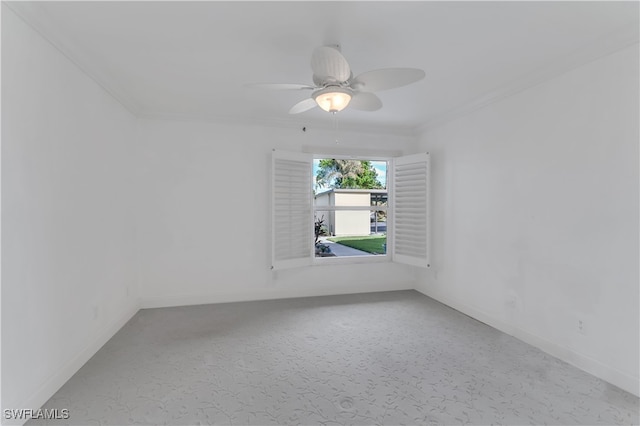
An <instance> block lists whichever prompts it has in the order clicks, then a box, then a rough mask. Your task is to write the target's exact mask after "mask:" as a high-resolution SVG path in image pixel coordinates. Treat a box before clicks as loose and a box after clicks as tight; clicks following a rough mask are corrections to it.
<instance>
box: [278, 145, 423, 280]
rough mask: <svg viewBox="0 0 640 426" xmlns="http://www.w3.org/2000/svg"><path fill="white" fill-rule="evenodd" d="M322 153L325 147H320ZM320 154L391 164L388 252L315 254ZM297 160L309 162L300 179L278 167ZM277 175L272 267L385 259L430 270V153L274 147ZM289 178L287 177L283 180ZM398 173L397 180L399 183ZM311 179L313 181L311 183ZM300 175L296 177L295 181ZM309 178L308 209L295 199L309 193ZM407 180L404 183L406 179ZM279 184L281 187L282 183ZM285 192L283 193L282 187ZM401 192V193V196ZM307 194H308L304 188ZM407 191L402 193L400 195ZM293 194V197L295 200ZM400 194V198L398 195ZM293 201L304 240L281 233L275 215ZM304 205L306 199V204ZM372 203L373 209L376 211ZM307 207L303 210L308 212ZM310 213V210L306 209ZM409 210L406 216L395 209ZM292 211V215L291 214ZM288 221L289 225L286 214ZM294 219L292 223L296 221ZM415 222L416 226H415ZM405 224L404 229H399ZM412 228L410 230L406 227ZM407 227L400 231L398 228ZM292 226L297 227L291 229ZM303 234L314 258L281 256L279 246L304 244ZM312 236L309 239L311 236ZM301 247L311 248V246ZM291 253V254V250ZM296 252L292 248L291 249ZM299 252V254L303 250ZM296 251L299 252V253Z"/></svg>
mask: <svg viewBox="0 0 640 426" xmlns="http://www.w3.org/2000/svg"><path fill="white" fill-rule="evenodd" d="M320 152H322V151H320ZM316 158H336V159H352V160H357V159H363V158H366V159H367V160H370V161H385V162H386V163H387V181H386V187H387V207H386V210H387V250H386V253H385V254H384V255H363V256H341V257H337V256H336V257H316V256H315V244H314V241H315V238H314V237H315V235H314V221H315V212H316V207H315V203H314V195H315V192H314V185H313V180H314V176H313V160H314V159H316ZM283 159H284V160H292V161H296V162H300V163H304V164H305V165H306V166H305V167H306V171H304V172H301V173H300V174H298V175H296V177H295V178H294V177H289V178H287V177H286V174H287V173H286V170H277V167H276V163H277V162H278V161H279V160H283ZM271 164H272V173H271V179H272V181H271V185H272V186H271V191H272V193H271V208H270V211H271V225H272V229H271V235H272V242H271V243H272V244H271V245H272V251H271V260H272V263H271V269H272V270H280V269H289V268H292V267H298V266H318V265H340V264H358V263H380V262H393V263H399V264H405V265H413V266H417V267H422V268H429V267H430V266H431V265H430V256H431V250H430V245H431V244H430V243H431V214H430V210H431V202H430V192H431V189H430V185H431V159H430V155H429V153H428V152H423V153H417V154H409V155H402V154H401V153H397V154H396V153H393V154H391V153H388V154H387V153H386V152H385V153H384V154H383V155H375V154H374V155H371V154H367V152H366V150H364V151H363V152H361V153H360V152H348V153H346V154H344V153H343V154H331V153H326V152H324V153H318V151H315V150H314V151H309V150H306V149H303V152H297V153H296V152H292V151H280V150H275V149H274V150H273V154H272V162H271ZM279 172H285V174H284V175H280V178H281V179H277V176H278V175H279ZM283 177H284V178H285V180H282V178H283ZM396 177H397V182H396ZM307 178H309V180H308V181H307ZM296 179H297V180H296ZM301 180H305V181H307V182H308V185H309V192H308V194H309V196H308V197H307V196H306V195H305V196H304V197H305V198H308V200H309V201H308V203H309V204H308V210H304V209H300V208H299V206H300V201H301V200H302V198H296V196H295V193H296V192H297V193H298V194H301V193H302V192H305V191H300V190H299V185H298V184H299V181H301ZM403 182H404V183H403ZM278 185H279V186H278ZM287 187H298V189H297V190H296V189H294V192H292V193H289V192H287V191H286V188H287ZM282 189H284V190H285V192H284V194H285V195H284V196H283V198H279V197H278V196H277V195H276V194H277V193H281V194H282V193H283V192H282ZM279 190H280V191H279ZM396 192H397V194H396ZM305 194H306V192H305ZM398 194H402V196H400V195H398ZM411 194H415V196H416V197H418V198H416V199H411V198H409V199H408V198H407V196H410V197H411ZM291 197H293V198H291ZM397 198H398V199H397ZM289 199H291V200H292V202H293V203H295V205H296V206H298V207H296V209H295V211H297V214H298V216H296V218H297V219H296V221H295V223H296V224H297V225H296V226H298V225H299V227H298V228H296V229H298V233H297V234H296V235H298V237H299V238H300V239H299V240H296V239H294V240H291V238H290V237H289V238H288V237H287V235H290V234H291V233H290V232H287V233H286V234H284V236H282V235H281V234H280V233H279V232H276V230H277V229H278V227H279V226H280V227H281V226H282V223H283V222H282V218H281V217H279V215H277V214H276V210H277V209H278V206H279V207H280V208H282V207H285V208H286V205H283V204H281V203H282V202H284V204H286V202H287V200H289ZM416 203H417V204H421V205H422V206H423V210H421V211H422V212H423V213H422V214H421V215H419V216H418V217H416V214H415V211H416V205H415V204H416ZM303 204H304V203H303ZM319 207H321V208H319V209H318V210H319V211H327V210H328V209H327V207H328V206H319ZM335 207H338V208H337V209H336V210H356V209H358V210H368V211H372V210H382V209H380V208H379V207H378V206H371V205H370V206H352V207H348V206H334V207H333V208H332V209H331V210H333V209H335ZM372 207H374V208H373V209H372ZM303 210H304V211H303ZM305 211H308V213H305ZM398 211H399V212H402V211H404V213H402V214H398V215H397V216H396V213H398ZM289 213H290V212H288V213H287V215H289ZM304 217H307V219H304ZM307 220H308V222H307V223H308V228H307V229H308V232H307V231H306V230H305V229H303V225H302V224H301V221H302V222H305V221H307ZM284 223H287V221H286V218H285V220H284ZM292 223H293V222H292ZM413 226H416V228H412V227H413ZM398 227H400V228H398ZM407 227H409V229H407ZM403 228H404V231H403V232H402V233H401V234H400V235H397V230H398V229H401V230H402V229H403ZM292 229H293V228H292ZM415 232H419V235H420V233H421V234H422V235H423V236H424V238H423V239H419V238H418V239H416V235H415ZM302 238H304V239H305V240H306V241H308V243H305V244H308V248H309V250H308V253H309V257H306V256H304V257H297V258H294V259H290V260H289V259H288V258H286V257H282V256H281V257H280V258H278V250H276V247H277V248H279V249H282V248H284V249H285V252H286V247H287V245H290V246H292V247H293V246H296V247H300V241H301V239H302ZM307 238H308V240H307ZM302 251H305V252H306V251H307V250H306V249H304V250H302ZM286 253H289V252H286ZM291 253H293V252H291ZM297 253H300V251H298V252H297ZM294 254H295V253H294Z"/></svg>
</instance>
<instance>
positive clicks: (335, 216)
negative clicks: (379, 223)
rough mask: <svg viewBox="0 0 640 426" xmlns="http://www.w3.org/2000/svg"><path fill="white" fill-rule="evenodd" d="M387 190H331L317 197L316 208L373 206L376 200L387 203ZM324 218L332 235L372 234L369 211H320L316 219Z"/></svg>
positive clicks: (317, 212)
mask: <svg viewBox="0 0 640 426" xmlns="http://www.w3.org/2000/svg"><path fill="white" fill-rule="evenodd" d="M386 199H387V190H386V189H335V188H334V189H329V190H327V191H325V192H321V193H319V194H317V195H316V196H315V204H316V206H335V207H363V206H372V205H374V204H373V202H374V201H375V200H381V201H382V200H383V201H385V202H386ZM323 217H324V224H325V226H326V228H327V230H328V231H329V233H330V234H331V235H335V236H358V235H369V234H371V217H372V213H371V211H369V210H325V211H323V210H318V211H316V219H320V218H323Z"/></svg>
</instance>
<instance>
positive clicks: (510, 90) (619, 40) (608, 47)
mask: <svg viewBox="0 0 640 426" xmlns="http://www.w3.org/2000/svg"><path fill="white" fill-rule="evenodd" d="M639 34H640V30H639V25H638V23H634V24H632V25H628V26H625V27H622V28H621V29H619V30H618V31H615V32H613V33H611V34H609V35H607V36H604V37H602V38H600V39H598V40H596V41H595V42H593V43H591V44H589V45H587V46H584V47H582V48H580V49H577V50H575V51H574V52H573V53H572V54H571V55H567V56H564V57H561V58H556V59H555V60H553V61H551V62H548V63H547V64H546V65H545V66H543V67H541V68H539V69H537V70H535V71H533V72H531V73H528V74H526V75H524V76H523V77H521V78H519V79H517V80H514V81H512V82H510V83H508V84H505V85H504V86H501V87H499V88H497V89H496V90H493V91H491V92H488V93H486V94H484V95H483V96H480V97H478V98H476V99H474V100H472V101H470V102H467V103H465V104H463V105H460V106H458V107H456V108H453V109H451V110H449V111H446V112H444V113H442V114H437V115H435V116H432V117H428V118H426V119H425V120H424V122H423V123H422V124H419V125H418V126H415V127H414V128H413V132H414V133H413V134H414V135H420V134H421V133H423V132H425V131H426V130H428V129H430V128H432V127H437V126H440V125H442V124H445V123H448V122H450V121H452V120H455V119H457V118H460V117H463V116H465V115H468V114H470V113H472V112H474V111H476V110H478V109H481V108H484V107H486V106H488V105H491V104H493V103H496V102H499V101H501V100H502V99H505V98H508V97H510V96H513V95H515V94H517V93H519V92H522V91H524V90H526V89H529V88H531V87H533V86H536V85H538V84H541V83H543V82H545V81H548V80H551V79H554V78H556V77H558V76H560V75H562V74H564V73H567V72H569V71H571V70H573V69H576V68H579V67H581V66H583V65H586V64H588V63H590V62H593V61H595V60H597V59H600V58H603V57H605V56H609V55H612V54H614V53H616V52H618V51H620V50H623V49H626V48H628V47H631V46H633V45H634V44H638V41H639Z"/></svg>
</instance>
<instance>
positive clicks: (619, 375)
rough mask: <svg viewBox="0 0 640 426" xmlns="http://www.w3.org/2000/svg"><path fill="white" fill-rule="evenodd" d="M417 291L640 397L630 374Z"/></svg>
mask: <svg viewBox="0 0 640 426" xmlns="http://www.w3.org/2000/svg"><path fill="white" fill-rule="evenodd" d="M416 290H417V291H419V292H420V293H422V294H424V295H425V296H428V297H431V298H432V299H435V300H437V301H438V302H441V303H443V304H445V305H447V306H449V307H451V308H453V309H455V310H457V311H459V312H462V313H463V314H465V315H468V316H470V317H472V318H475V319H477V320H478V321H480V322H483V323H485V324H487V325H489V326H491V327H493V328H495V329H497V330H500V331H502V332H503V333H506V334H508V335H510V336H513V337H515V338H517V339H519V340H522V341H523V342H525V343H528V344H530V345H532V346H535V347H536V348H538V349H540V350H542V351H544V352H546V353H548V354H549V355H552V356H554V357H556V358H559V359H561V360H562V361H565V362H566V363H568V364H571V365H573V366H574V367H577V368H579V369H581V370H583V371H586V372H587V373H589V374H592V375H594V376H596V377H598V378H600V379H602V380H604V381H606V382H608V383H611V384H612V385H615V386H617V387H619V388H621V389H624V390H625V391H627V392H629V393H631V394H633V395H636V396H640V378H638V377H634V376H632V375H630V374H627V373H625V372H622V371H620V370H618V369H616V368H614V367H611V366H609V365H605V364H603V363H601V362H600V361H598V360H595V359H593V358H590V357H588V356H585V355H583V354H580V353H578V352H575V351H574V350H572V349H570V348H567V347H565V346H561V345H558V344H556V343H553V342H550V341H549V340H546V339H544V338H542V337H539V336H536V335H534V334H531V333H529V332H527V331H525V330H522V329H519V328H517V327H514V326H513V325H512V324H509V323H506V322H503V321H501V320H499V319H497V318H494V317H492V316H490V315H488V314H487V313H485V312H482V311H480V310H478V309H476V308H473V307H470V306H468V305H466V304H464V303H462V302H460V301H457V300H454V299H451V298H449V297H447V296H444V295H442V294H439V293H438V292H434V291H426V290H424V289H420V288H416Z"/></svg>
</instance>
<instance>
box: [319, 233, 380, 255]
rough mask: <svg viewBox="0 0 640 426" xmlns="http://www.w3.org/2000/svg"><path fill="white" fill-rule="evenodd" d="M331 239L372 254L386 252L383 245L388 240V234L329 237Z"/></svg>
mask: <svg viewBox="0 0 640 426" xmlns="http://www.w3.org/2000/svg"><path fill="white" fill-rule="evenodd" d="M329 241H333V242H334V243H338V244H342V245H343V246H347V247H353V248H354V249H358V250H362V251H366V252H368V253H372V254H384V253H385V251H384V248H383V247H382V245H383V244H385V243H386V242H387V236H386V235H382V236H380V235H372V236H367V237H332V238H329Z"/></svg>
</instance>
